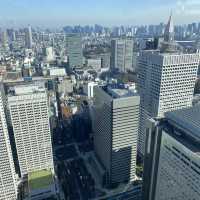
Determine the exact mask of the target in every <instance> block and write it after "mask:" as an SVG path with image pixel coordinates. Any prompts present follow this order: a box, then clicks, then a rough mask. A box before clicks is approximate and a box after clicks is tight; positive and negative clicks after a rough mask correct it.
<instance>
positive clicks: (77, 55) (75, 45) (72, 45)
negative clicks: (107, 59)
mask: <svg viewBox="0 0 200 200" xmlns="http://www.w3.org/2000/svg"><path fill="white" fill-rule="evenodd" d="M66 42H67V52H68V59H69V66H70V68H74V67H82V65H83V52H82V51H83V50H82V38H81V36H80V35H78V34H70V35H67V36H66Z"/></svg>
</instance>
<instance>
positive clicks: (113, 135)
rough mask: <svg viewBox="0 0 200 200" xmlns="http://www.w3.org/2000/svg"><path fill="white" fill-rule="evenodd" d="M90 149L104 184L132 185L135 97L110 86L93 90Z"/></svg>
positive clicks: (135, 129)
mask: <svg viewBox="0 0 200 200" xmlns="http://www.w3.org/2000/svg"><path fill="white" fill-rule="evenodd" d="M94 99H95V100H94V113H93V114H94V123H93V130H94V147H95V153H96V155H97V157H98V158H99V160H100V162H101V163H102V164H103V166H104V167H105V169H106V184H114V183H121V182H124V181H133V180H134V178H135V170H136V153H137V136H138V121H139V101H140V98H139V96H138V95H136V94H134V93H132V92H130V91H128V90H126V89H119V88H118V87H116V86H115V87H113V86H103V87H95V88H94Z"/></svg>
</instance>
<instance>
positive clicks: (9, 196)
mask: <svg viewBox="0 0 200 200" xmlns="http://www.w3.org/2000/svg"><path fill="white" fill-rule="evenodd" d="M4 109H5V106H4V95H3V87H2V86H1V93H0V200H16V199H17V183H16V181H17V180H16V178H17V176H16V173H15V168H14V161H13V155H12V151H11V145H10V140H9V135H8V129H7V123H6V117H5V111H4Z"/></svg>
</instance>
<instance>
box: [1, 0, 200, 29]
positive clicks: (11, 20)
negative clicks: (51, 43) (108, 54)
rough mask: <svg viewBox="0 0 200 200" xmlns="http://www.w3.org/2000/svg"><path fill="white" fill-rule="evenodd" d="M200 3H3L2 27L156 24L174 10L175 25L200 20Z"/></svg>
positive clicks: (88, 0)
mask: <svg viewBox="0 0 200 200" xmlns="http://www.w3.org/2000/svg"><path fill="white" fill-rule="evenodd" d="M198 1H199V0H0V5H1V6H0V25H8V24H9V25H10V26H11V25H27V24H32V25H39V26H40V25H46V26H53V27H56V26H63V25H67V24H69V25H73V24H81V25H84V24H95V23H99V24H103V25H109V26H111V25H119V24H125V25H126V24H127V25H128V24H129V25H137V24H157V23H159V22H163V21H164V22H165V21H167V18H168V15H169V13H170V10H171V9H172V10H173V12H174V18H175V19H174V21H175V23H181V24H184V23H188V22H190V21H198V19H199V18H200V13H199V10H200V2H198ZM188 8H189V9H188ZM197 8H198V9H197ZM191 10H192V11H191Z"/></svg>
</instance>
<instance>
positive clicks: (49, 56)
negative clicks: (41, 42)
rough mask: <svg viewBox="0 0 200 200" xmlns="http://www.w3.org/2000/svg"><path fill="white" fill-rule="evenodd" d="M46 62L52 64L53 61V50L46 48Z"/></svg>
mask: <svg viewBox="0 0 200 200" xmlns="http://www.w3.org/2000/svg"><path fill="white" fill-rule="evenodd" d="M45 55H46V61H47V62H52V61H54V50H53V47H47V48H46V49H45Z"/></svg>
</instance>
